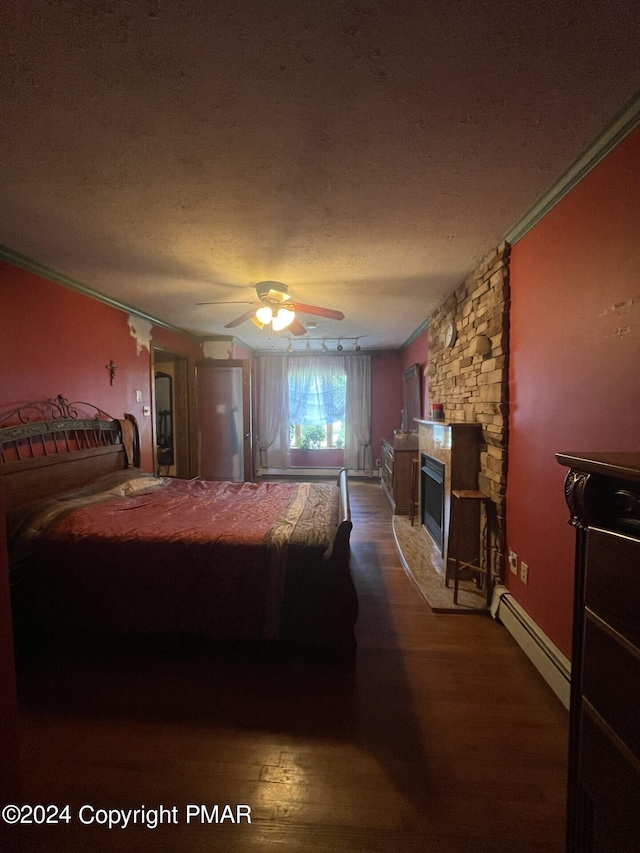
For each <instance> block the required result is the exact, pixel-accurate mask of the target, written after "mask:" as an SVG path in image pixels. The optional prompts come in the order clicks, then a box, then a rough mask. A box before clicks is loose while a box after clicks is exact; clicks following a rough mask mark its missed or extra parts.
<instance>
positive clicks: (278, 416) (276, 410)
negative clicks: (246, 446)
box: [257, 356, 291, 468]
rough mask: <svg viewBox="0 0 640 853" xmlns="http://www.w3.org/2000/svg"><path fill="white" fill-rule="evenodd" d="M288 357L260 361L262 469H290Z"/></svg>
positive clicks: (259, 421) (259, 445) (259, 411)
mask: <svg viewBox="0 0 640 853" xmlns="http://www.w3.org/2000/svg"><path fill="white" fill-rule="evenodd" d="M288 369H289V366H288V358H287V356H270V357H269V358H261V359H260V363H259V378H258V438H257V444H258V448H259V452H260V459H259V461H258V464H259V467H261V468H289V467H290V465H291V456H290V453H289V420H290V418H289V383H288Z"/></svg>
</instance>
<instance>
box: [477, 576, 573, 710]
mask: <svg viewBox="0 0 640 853" xmlns="http://www.w3.org/2000/svg"><path fill="white" fill-rule="evenodd" d="M491 615H492V616H493V618H494V619H497V620H498V621H499V622H501V623H502V624H503V625H504V627H505V628H506V629H507V631H508V632H509V633H510V634H511V636H512V637H513V638H514V640H515V641H516V643H517V644H518V645H519V646H520V648H521V649H522V650H523V651H524V653H525V654H526V656H527V657H528V658H529V660H530V661H531V662H532V663H533V665H534V666H535V668H536V669H537V670H538V672H539V673H540V674H541V675H542V677H543V678H544V680H545V681H546V682H547V684H548V685H549V687H551V689H552V690H553V692H554V693H555V694H556V696H557V697H558V698H559V699H560V701H561V702H562V704H563V705H564V706H565V708H569V693H570V684H571V662H570V661H569V660H568V659H567V658H566V657H565V656H564V655H563V654H562V652H561V651H560V650H559V649H558V648H557V647H556V646H555V645H554V644H553V643H552V642H551V640H550V639H549V637H547V635H546V634H545V633H544V632H543V631H542V630H541V629H540V628H539V627H538V625H536V623H535V622H534V621H533V619H532V618H531V617H530V616H529V614H528V613H527V612H526V610H524V609H523V608H522V607H521V606H520V605H519V604H518V602H517V601H515V600H514V598H513V596H512V595H511V594H510V593H509V590H508V589H507V588H506V587H505V586H497V587H496V588H495V589H494V591H493V601H492V603H491Z"/></svg>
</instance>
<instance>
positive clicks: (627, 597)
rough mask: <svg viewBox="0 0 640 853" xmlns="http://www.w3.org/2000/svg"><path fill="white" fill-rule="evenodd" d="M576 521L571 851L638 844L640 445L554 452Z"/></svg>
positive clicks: (629, 851) (601, 851)
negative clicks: (627, 449)
mask: <svg viewBox="0 0 640 853" xmlns="http://www.w3.org/2000/svg"><path fill="white" fill-rule="evenodd" d="M557 460H558V462H560V464H561V465H565V466H567V467H568V468H569V469H570V470H569V473H568V474H567V478H566V481H565V495H566V499H567V503H568V505H569V510H570V512H571V519H570V524H572V525H573V526H574V527H575V528H576V561H575V593H574V596H575V598H574V603H575V610H574V634H573V654H572V666H571V670H572V678H571V711H570V735H569V792H568V814H567V850H568V851H570V853H578V851H580V853H583V851H597V853H605V852H606V853H637V851H640V453H610V454H605V453H602V454H588V455H581V454H571V453H560V454H557Z"/></svg>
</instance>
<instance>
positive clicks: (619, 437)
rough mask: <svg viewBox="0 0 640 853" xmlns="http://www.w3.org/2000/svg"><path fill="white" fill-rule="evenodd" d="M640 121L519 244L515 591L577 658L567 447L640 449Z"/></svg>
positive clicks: (512, 524)
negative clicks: (521, 570) (562, 462)
mask: <svg viewBox="0 0 640 853" xmlns="http://www.w3.org/2000/svg"><path fill="white" fill-rule="evenodd" d="M639 187H640V129H637V130H636V131H635V132H634V133H633V134H631V135H630V136H628V137H627V138H626V139H625V140H623V142H622V143H621V144H620V145H619V146H618V147H617V148H616V149H615V150H614V151H613V152H612V153H611V154H609V155H608V157H607V158H606V159H605V160H604V161H603V162H601V163H600V164H599V165H598V166H597V167H596V168H595V169H594V170H593V171H592V172H590V173H589V174H588V175H587V176H586V177H585V178H584V179H583V180H582V181H581V183H580V184H578V186H577V187H575V188H574V189H573V190H572V191H571V192H570V193H569V194H568V195H567V196H566V197H565V198H564V199H563V200H562V201H561V202H559V203H558V204H557V205H556V206H555V207H554V208H553V209H552V210H551V211H550V212H549V213H548V214H547V216H545V217H544V219H543V220H542V221H541V222H540V223H538V224H537V225H536V226H535V227H534V228H533V229H532V230H531V231H530V232H529V233H528V234H526V235H525V236H524V237H523V238H522V239H521V240H520V241H519V242H518V243H517V244H516V245H515V246H514V247H513V249H512V252H511V333H510V334H511V343H510V346H511V358H510V396H511V414H510V425H509V429H510V432H509V436H510V441H509V473H508V487H507V542H508V547H510V548H512V549H513V550H514V551H515V552H516V553H517V554H518V557H519V558H520V559H523V560H524V561H525V562H526V563H528V565H529V583H528V586H525V585H524V584H522V582H521V581H520V580H519V579H517V578H516V577H515V576H514V575H513V574H511V573H510V572H507V582H508V584H509V587H510V589H511V591H512V593H513V595H514V597H515V598H516V599H517V600H518V601H519V602H520V604H521V605H522V606H523V607H524V608H525V610H526V611H527V612H528V613H529V614H530V615H531V616H532V618H533V619H534V620H535V621H536V622H537V623H538V625H539V626H540V627H541V628H542V629H543V631H545V633H547V634H548V636H549V637H550V638H551V639H552V640H553V641H554V642H555V643H556V645H557V646H558V647H559V648H560V649H561V650H562V651H563V653H564V654H565V655H567V656H568V657H569V656H570V649H571V620H572V595H573V549H574V531H573V529H572V528H570V527H569V526H568V524H567V519H568V510H567V507H566V504H565V502H564V494H563V483H564V477H565V474H566V470H565V469H564V468H562V467H560V466H559V465H558V464H557V462H556V461H555V458H554V453H556V452H558V451H598V450H599V451H621V450H638V449H639V448H640V276H639V275H638V270H639V268H640V192H639Z"/></svg>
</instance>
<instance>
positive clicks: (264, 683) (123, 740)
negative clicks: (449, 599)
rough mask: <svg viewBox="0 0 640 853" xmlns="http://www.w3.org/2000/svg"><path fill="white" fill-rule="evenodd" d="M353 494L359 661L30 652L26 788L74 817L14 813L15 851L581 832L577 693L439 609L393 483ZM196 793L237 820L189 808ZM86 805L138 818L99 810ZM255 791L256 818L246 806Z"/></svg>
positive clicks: (22, 668) (485, 841) (478, 843)
mask: <svg viewBox="0 0 640 853" xmlns="http://www.w3.org/2000/svg"><path fill="white" fill-rule="evenodd" d="M351 497H352V515H353V522H354V530H353V534H352V571H353V575H354V579H355V582H356V585H357V587H358V592H359V596H360V617H359V621H358V626H357V635H358V643H359V647H358V655H357V663H356V667H355V671H353V672H345V671H337V672H336V671H334V670H332V669H330V668H329V669H327V668H322V667H319V668H315V667H313V666H311V665H309V664H308V663H306V662H305V661H304V659H303V658H301V657H299V656H297V655H296V654H294V653H278V654H276V653H274V652H273V651H270V650H267V649H260V648H258V649H251V650H240V649H238V648H237V647H227V648H220V647H217V648H215V649H199V650H198V651H197V652H196V651H195V650H190V651H188V650H185V649H182V650H178V649H171V648H164V649H160V648H158V647H156V648H136V649H132V648H128V649H124V648H112V647H111V648H106V647H105V648H102V649H100V648H84V649H77V648H76V649H73V650H70V649H64V648H58V647H56V646H52V645H48V646H47V647H46V648H42V647H40V648H38V647H36V648H35V650H31V652H30V653H25V654H23V655H22V656H21V658H20V662H19V667H18V683H19V701H20V714H21V779H22V795H21V796H22V801H23V802H25V803H30V804H37V803H40V804H45V805H46V804H49V803H52V804H56V805H58V806H63V805H65V804H67V803H68V804H69V805H70V818H71V822H70V823H69V824H68V825H67V824H65V823H62V824H57V825H56V824H49V825H44V826H32V827H30V828H29V827H22V828H20V829H17V828H13V829H12V832H11V833H10V835H9V840H8V844H9V846H8V847H6V848H3V849H7V850H16V851H31V850H33V851H36V850H37V851H64V853H70V851H83V853H84V851H89V850H91V851H116V850H117V851H145V853H146V851H171V853H181V851H194V853H199V851H203V853H204V851H226V852H227V853H236V852H237V853H252V851H276V850H278V851H309V853H311V851H316V853H317V851H371V852H372V851H382V852H383V853H413V851H420V852H421V853H424V851H428V852H429V851H433V853H454V851H455V853H463V851H464V853H479V851H488V853H513V851H517V853H534V851H535V853H543V851H544V853H560V851H562V850H563V849H564V842H563V836H564V821H565V776H566V746H565V744H566V738H567V714H566V712H565V710H564V708H563V707H562V706H561V704H560V703H559V701H558V700H557V699H556V697H555V696H554V695H553V693H552V692H551V691H550V689H549V688H548V687H547V686H546V684H545V683H544V682H543V681H542V679H541V678H540V676H539V675H538V673H537V672H536V671H535V670H534V669H533V667H532V666H531V664H530V663H529V661H528V660H527V659H526V658H525V656H524V655H523V653H522V652H521V650H520V649H519V648H518V647H517V646H516V645H515V643H514V642H513V640H512V638H511V637H510V636H509V634H508V633H507V631H506V630H505V629H504V628H503V627H502V626H500V625H498V624H497V623H495V622H494V621H493V620H492V619H491V618H490V617H488V616H487V617H485V616H462V615H433V614H432V613H431V611H430V610H429V607H428V606H427V604H426V603H425V602H424V601H423V599H422V598H421V596H420V594H419V593H418V592H417V590H416V589H415V587H414V586H413V584H412V582H411V581H410V580H409V578H408V577H407V576H406V575H405V573H404V571H403V569H402V566H401V563H400V561H399V558H398V555H397V553H396V550H395V545H394V541H393V536H392V531H391V515H390V510H389V507H388V505H387V503H386V501H385V499H384V497H383V495H382V493H381V489H380V487H379V485H378V484H376V483H364V482H354V483H352V485H351ZM189 804H191V805H194V806H200V805H206V806H207V808H208V809H209V811H210V813H211V814H212V808H213V806H214V805H215V804H218V805H219V811H218V820H220V819H221V818H223V817H226V818H227V819H225V820H224V821H223V822H218V823H211V824H208V823H206V821H204V822H203V821H202V819H201V817H200V815H198V816H196V817H194V819H193V820H192V822H191V823H187V812H186V809H187V806H188V805H189ZM227 804H228V805H230V806H231V807H232V810H231V812H230V811H229V810H228V811H226V812H225V811H224V806H225V805H227ZM84 805H86V806H90V807H91V808H86V809H84V811H83V812H82V815H83V817H84V818H85V820H87V821H88V820H91V819H92V816H97V818H98V819H100V820H102V819H103V818H106V816H107V813H106V812H104V813H103V812H100V811H98V810H100V809H104V810H108V809H117V810H129V809H138V810H140V811H139V813H138V815H137V820H138V823H137V824H135V825H133V824H132V823H130V824H129V826H127V828H124V829H123V828H121V827H114V828H112V829H109V828H108V827H107V826H106V825H104V824H97V823H92V824H88V825H84V824H82V823H81V822H80V819H79V809H80V808H81V807H82V806H84ZM241 805H245V806H248V807H250V810H251V823H250V824H248V823H247V822H246V821H242V822H241V823H234V822H232V821H231V820H229V819H228V817H229V814H230V813H232V814H233V815H234V817H237V806H241ZM160 806H164V807H165V809H166V810H167V811H166V812H164V813H163V820H164V822H163V823H162V824H161V825H159V826H158V827H157V828H152V825H153V821H154V815H155V812H154V811H153V810H157V809H158V808H159V807H160ZM174 806H175V807H176V808H175V811H174V810H173V807H174ZM143 808H144V809H146V810H147V811H146V813H145V812H144V811H143ZM92 810H93V811H92ZM240 817H242V811H241V814H240ZM132 820H133V817H132V818H131V821H132ZM140 821H142V823H140ZM169 821H170V822H169ZM174 821H175V822H174Z"/></svg>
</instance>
